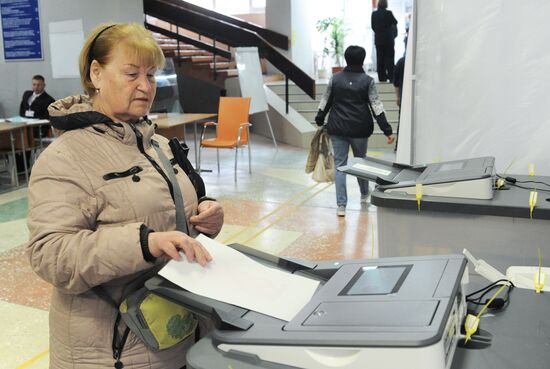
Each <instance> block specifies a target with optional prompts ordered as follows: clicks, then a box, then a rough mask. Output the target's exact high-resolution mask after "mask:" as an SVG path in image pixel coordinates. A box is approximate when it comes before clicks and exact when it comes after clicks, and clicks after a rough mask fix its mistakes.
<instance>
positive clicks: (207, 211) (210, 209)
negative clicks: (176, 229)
mask: <svg viewBox="0 0 550 369" xmlns="http://www.w3.org/2000/svg"><path fill="white" fill-rule="evenodd" d="M197 212H198V214H197V215H193V216H192V217H191V218H189V222H190V223H191V224H192V225H193V226H194V227H195V229H196V230H197V231H199V232H201V233H204V234H206V235H215V234H218V232H219V231H220V230H221V229H222V226H223V208H222V207H221V205H220V204H219V203H218V202H217V201H209V200H206V201H203V202H201V203H200V204H199V207H198V208H197Z"/></svg>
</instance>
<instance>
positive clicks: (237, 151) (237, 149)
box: [235, 147, 239, 182]
mask: <svg viewBox="0 0 550 369" xmlns="http://www.w3.org/2000/svg"><path fill="white" fill-rule="evenodd" d="M238 156H239V148H238V147H235V182H237V157H238Z"/></svg>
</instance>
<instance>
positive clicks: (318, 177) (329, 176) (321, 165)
mask: <svg viewBox="0 0 550 369" xmlns="http://www.w3.org/2000/svg"><path fill="white" fill-rule="evenodd" d="M311 178H312V179H313V180H314V181H315V182H334V157H333V156H332V153H329V154H328V155H327V156H325V155H324V154H322V153H319V157H318V158H317V163H316V164H315V168H314V169H313V174H312V176H311Z"/></svg>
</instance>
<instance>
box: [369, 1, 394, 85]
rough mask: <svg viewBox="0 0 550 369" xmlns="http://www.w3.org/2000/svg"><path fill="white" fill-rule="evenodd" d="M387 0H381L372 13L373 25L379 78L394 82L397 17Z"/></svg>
mask: <svg viewBox="0 0 550 369" xmlns="http://www.w3.org/2000/svg"><path fill="white" fill-rule="evenodd" d="M387 8H388V1H387V0H379V1H378V8H377V9H376V10H375V11H374V12H373V13H372V15H371V21H370V22H371V27H372V30H373V31H374V45H375V46H376V71H377V72H378V80H379V81H380V82H385V81H386V80H387V79H389V80H390V82H392V78H393V63H394V57H395V41H394V39H395V38H396V37H397V19H395V17H394V16H393V13H392V12H391V11H389V10H388V9H387Z"/></svg>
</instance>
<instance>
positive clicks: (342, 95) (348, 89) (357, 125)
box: [315, 46, 394, 217]
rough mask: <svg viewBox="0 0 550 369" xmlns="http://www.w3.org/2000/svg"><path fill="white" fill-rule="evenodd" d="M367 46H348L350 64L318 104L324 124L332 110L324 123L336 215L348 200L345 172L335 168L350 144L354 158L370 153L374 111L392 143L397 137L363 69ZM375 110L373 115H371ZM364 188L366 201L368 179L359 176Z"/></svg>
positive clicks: (343, 160)
mask: <svg viewBox="0 0 550 369" xmlns="http://www.w3.org/2000/svg"><path fill="white" fill-rule="evenodd" d="M365 54H366V53H365V49H364V48H362V47H360V46H349V47H348V48H347V49H346V51H345V53H344V57H345V59H346V64H347V66H346V67H345V68H344V70H343V71H342V72H340V73H337V74H335V75H333V76H332V78H331V79H330V80H329V83H328V86H327V89H326V91H325V93H324V95H323V98H322V99H321V102H320V104H319V110H318V112H317V115H316V117H315V123H317V125H318V126H323V125H324V121H325V117H326V115H327V113H328V112H329V111H330V116H329V118H328V122H327V124H326V126H325V128H326V130H327V133H328V134H329V136H330V139H331V142H332V148H333V151H334V164H335V182H336V204H337V206H338V208H337V211H336V213H337V215H338V216H340V217H344V216H345V215H346V205H347V201H348V196H347V188H346V174H345V173H343V172H340V171H338V170H337V169H336V168H338V167H340V166H343V165H346V164H347V161H348V152H349V148H350V146H351V149H352V151H353V156H354V157H359V158H363V157H365V156H366V153H367V144H368V138H369V137H370V136H371V135H372V132H373V130H374V122H373V119H372V114H374V116H375V119H376V122H377V123H378V125H379V126H380V129H382V131H383V132H384V135H385V136H386V137H387V142H388V144H392V143H393V141H394V136H393V135H392V133H393V132H392V128H391V126H390V125H389V124H388V121H387V119H386V115H385V113H384V106H383V105H382V102H381V101H380V97H379V96H378V92H377V90H376V85H375V83H374V79H373V78H372V77H370V76H368V75H367V74H366V73H365V71H364V70H363V62H364V61H365ZM371 110H372V114H371ZM357 180H358V183H359V189H360V191H361V202H363V203H366V202H367V199H368V194H369V182H368V181H367V180H365V179H360V178H358V179H357Z"/></svg>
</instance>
